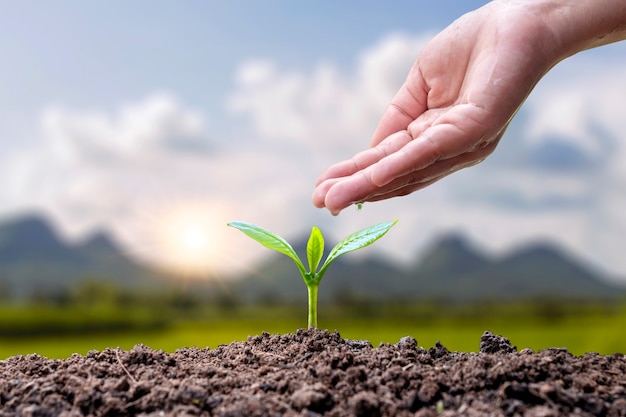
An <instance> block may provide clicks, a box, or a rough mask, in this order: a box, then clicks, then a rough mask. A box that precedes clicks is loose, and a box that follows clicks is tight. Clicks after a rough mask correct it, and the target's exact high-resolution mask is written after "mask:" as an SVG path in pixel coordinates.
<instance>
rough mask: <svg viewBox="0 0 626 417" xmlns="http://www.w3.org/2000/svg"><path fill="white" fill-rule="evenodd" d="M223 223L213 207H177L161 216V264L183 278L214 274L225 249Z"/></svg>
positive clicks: (158, 233)
mask: <svg viewBox="0 0 626 417" xmlns="http://www.w3.org/2000/svg"><path fill="white" fill-rule="evenodd" d="M226 222H227V221H226V220H225V215H224V212H223V210H221V209H219V208H216V207H215V206H210V207H206V206H199V205H195V206H194V205H191V204H190V205H177V206H176V207H172V208H170V209H168V210H167V211H166V212H165V213H164V214H163V215H162V216H160V218H159V221H158V226H157V229H158V230H157V240H158V252H159V258H160V260H161V262H160V263H161V264H162V265H163V266H165V267H166V268H167V269H169V270H171V271H173V272H176V273H180V274H184V275H185V276H191V277H194V276H197V277H205V276H207V275H209V274H212V273H214V272H216V271H217V270H218V269H219V267H220V264H221V263H222V260H223V259H224V258H225V257H226V254H225V252H226V251H227V250H228V246H229V245H228V242H227V236H226V233H225V230H226Z"/></svg>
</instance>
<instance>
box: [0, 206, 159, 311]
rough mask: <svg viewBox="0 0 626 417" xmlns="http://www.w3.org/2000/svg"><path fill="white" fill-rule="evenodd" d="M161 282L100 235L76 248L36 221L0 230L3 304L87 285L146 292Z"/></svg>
mask: <svg viewBox="0 0 626 417" xmlns="http://www.w3.org/2000/svg"><path fill="white" fill-rule="evenodd" d="M157 279H158V280H161V281H162V277H161V276H160V274H159V273H157V272H156V271H153V270H150V269H149V268H146V267H145V266H142V265H140V264H138V263H137V262H135V261H133V260H132V259H131V258H129V257H128V256H126V254H125V253H124V252H123V251H122V250H121V249H119V248H118V246H117V245H116V244H115V243H113V241H112V239H111V238H110V237H109V236H108V235H107V234H106V233H105V232H98V233H95V234H93V235H91V236H90V237H89V238H88V239H86V240H84V241H83V242H80V243H78V244H76V245H71V244H68V243H67V242H65V241H64V240H62V239H61V238H60V237H59V235H58V234H57V233H56V232H55V231H54V229H53V227H52V226H51V225H50V223H48V222H47V221H46V220H44V219H43V218H42V217H39V216H25V217H20V218H16V219H12V220H7V221H6V222H4V223H1V224H0V292H1V293H2V296H1V298H3V299H24V298H26V297H32V296H33V295H50V294H57V293H61V292H62V291H66V290H69V289H71V288H72V287H74V286H76V285H78V284H79V283H81V282H84V281H86V280H90V281H98V280H104V281H106V282H110V283H114V284H116V285H119V286H120V287H122V288H142V287H145V288H149V286H154V281H155V280H157Z"/></svg>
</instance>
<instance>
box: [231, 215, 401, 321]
mask: <svg viewBox="0 0 626 417" xmlns="http://www.w3.org/2000/svg"><path fill="white" fill-rule="evenodd" d="M397 222H398V220H395V221H393V222H387V223H379V224H377V225H374V226H371V227H368V228H366V229H363V230H360V231H358V232H356V233H353V234H351V235H350V236H348V237H346V238H345V239H343V240H342V241H341V242H339V243H337V245H336V246H335V247H334V248H333V249H332V250H331V251H330V253H329V254H328V256H327V257H326V260H325V261H324V263H323V264H322V266H321V267H319V266H320V262H321V260H322V256H323V255H324V237H323V236H322V232H321V231H320V229H319V228H317V227H315V226H313V228H312V229H311V235H310V236H309V240H308V242H307V245H306V255H307V258H308V261H309V271H308V272H307V270H306V268H305V266H304V263H303V262H302V261H301V260H300V258H299V257H298V254H297V253H296V251H295V250H294V249H293V247H292V246H291V245H290V244H289V243H288V242H287V241H286V240H285V239H283V238H282V237H280V236H278V235H277V234H275V233H272V232H270V231H269V230H267V229H264V228H262V227H259V226H256V225H254V224H251V223H245V222H230V223H228V226H230V227H234V228H235V229H239V230H241V231H242V232H243V233H245V234H246V235H248V236H249V237H250V238H252V239H254V240H256V241H257V242H259V243H260V244H261V245H263V246H265V247H266V248H269V249H273V250H275V251H278V252H280V253H282V254H283V255H286V256H288V257H289V258H291V259H292V260H293V261H294V263H295V264H296V266H297V267H298V270H299V271H300V274H301V275H302V278H303V279H304V283H305V284H306V287H307V292H308V298H309V327H317V290H318V287H319V285H320V281H321V280H322V277H323V276H324V274H325V273H326V270H327V269H328V267H329V266H330V264H331V263H332V262H333V261H334V260H335V259H337V258H338V257H340V256H341V255H343V254H345V253H348V252H352V251H355V250H357V249H361V248H364V247H366V246H369V245H371V244H372V243H374V242H376V241H377V240H378V239H380V238H381V237H383V236H384V235H385V233H387V232H388V231H389V229H391V227H393V225H395V224H396V223H397ZM318 267H319V269H318Z"/></svg>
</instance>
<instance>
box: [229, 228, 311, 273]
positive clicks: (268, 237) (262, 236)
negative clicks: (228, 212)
mask: <svg viewBox="0 0 626 417" xmlns="http://www.w3.org/2000/svg"><path fill="white" fill-rule="evenodd" d="M227 225H228V226H230V227H234V228H235V229H239V230H241V231H242V232H243V233H245V234H246V235H248V236H249V237H250V238H252V239H254V240H256V241H257V242H259V243H260V244H261V245H263V246H265V247H266V248H269V249H273V250H275V251H277V252H280V253H282V254H283V255H286V256H288V257H290V258H291V259H292V260H293V261H294V262H295V264H296V266H297V267H298V269H299V270H300V273H301V274H302V275H303V276H304V275H305V274H306V270H305V268H304V264H303V263H302V261H301V260H300V258H299V257H298V254H297V253H296V251H295V250H294V249H293V247H292V246H291V245H290V244H289V243H288V242H287V241H286V240H285V239H283V238H282V237H280V236H278V235H277V234H275V233H272V232H270V231H269V230H267V229H264V228H262V227H260V226H257V225H255V224H252V223H246V222H230V223H228V224H227Z"/></svg>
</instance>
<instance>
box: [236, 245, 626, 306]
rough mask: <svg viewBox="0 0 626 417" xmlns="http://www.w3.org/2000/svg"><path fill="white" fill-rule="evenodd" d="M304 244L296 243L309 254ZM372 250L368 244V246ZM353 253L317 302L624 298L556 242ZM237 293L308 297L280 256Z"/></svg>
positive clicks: (625, 290) (338, 265)
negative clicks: (393, 257) (408, 256)
mask: <svg viewBox="0 0 626 417" xmlns="http://www.w3.org/2000/svg"><path fill="white" fill-rule="evenodd" d="M305 248H306V244H305V242H304V241H302V242H301V243H300V244H299V245H296V246H294V249H295V250H296V252H298V254H299V255H300V256H301V257H302V259H306V258H305V255H304V254H305V253H306V249H305ZM366 250H368V249H364V251H366ZM349 258H350V255H349V254H348V255H345V256H344V257H342V258H339V259H337V260H336V261H335V263H333V264H332V265H331V266H330V268H329V269H328V271H327V273H326V275H325V276H324V279H323V281H322V283H321V285H320V289H319V299H320V300H332V299H335V300H341V299H342V298H346V297H347V298H351V299H370V300H371V299H396V300H400V299H404V300H426V299H430V300H432V299H437V300H442V301H480V300H513V299H522V298H524V299H529V298H539V297H544V298H553V299H586V298H596V299H611V298H616V297H624V296H626V286H624V287H619V286H616V285H615V284H612V283H610V282H609V281H607V280H606V279H603V277H601V276H599V275H598V274H595V273H594V272H592V271H591V270H590V269H588V268H586V267H585V266H583V265H582V264H581V263H579V262H577V261H576V260H574V259H572V258H570V257H568V256H566V255H565V254H564V253H563V252H561V251H560V250H559V249H558V248H556V247H554V246H551V245H548V244H534V245H531V246H528V247H526V248H523V249H521V250H519V251H516V252H514V253H511V254H509V255H508V256H505V257H502V258H498V259H492V258H490V257H488V256H486V255H485V254H483V253H480V252H478V251H476V250H474V249H473V248H472V247H471V245H470V244H469V243H468V242H467V241H466V240H465V239H464V238H463V237H462V236H460V235H458V234H450V235H446V236H442V237H441V238H440V239H439V240H437V241H435V242H433V244H432V245H431V246H430V248H429V249H428V250H426V251H425V252H424V253H422V254H421V256H419V257H416V262H414V263H413V264H412V265H410V266H408V267H406V268H398V267H397V266H396V265H394V264H393V263H390V262H389V261H387V260H385V259H381V258H370V259H367V260H360V261H359V262H351V261H349ZM237 293H238V294H240V295H244V296H245V297H248V298H250V299H269V300H271V299H272V298H274V297H277V294H278V296H279V297H281V298H285V297H287V298H289V299H303V298H305V297H306V287H305V286H304V283H303V282H302V278H300V276H299V273H298V271H297V269H296V268H295V266H294V265H293V262H292V261H291V260H290V259H288V258H287V257H285V256H282V255H276V256H275V257H274V258H272V259H271V260H269V261H267V262H266V263H263V264H262V265H260V266H259V267H258V268H257V269H256V271H255V273H254V275H253V276H248V277H245V278H244V279H243V280H242V282H241V285H240V286H239V287H238V288H237Z"/></svg>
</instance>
